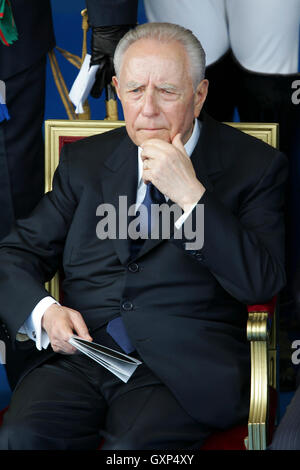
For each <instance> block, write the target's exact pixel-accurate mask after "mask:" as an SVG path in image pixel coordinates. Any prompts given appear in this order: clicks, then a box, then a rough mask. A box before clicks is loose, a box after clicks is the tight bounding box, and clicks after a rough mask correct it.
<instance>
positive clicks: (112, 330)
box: [106, 183, 166, 354]
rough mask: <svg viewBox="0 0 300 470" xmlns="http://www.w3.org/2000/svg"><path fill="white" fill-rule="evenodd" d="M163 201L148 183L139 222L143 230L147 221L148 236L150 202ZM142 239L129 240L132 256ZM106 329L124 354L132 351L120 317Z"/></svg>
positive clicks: (152, 185) (148, 230)
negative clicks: (143, 217) (144, 211)
mask: <svg viewBox="0 0 300 470" xmlns="http://www.w3.org/2000/svg"><path fill="white" fill-rule="evenodd" d="M164 202H166V199H165V197H164V195H163V194H162V193H161V192H160V191H159V190H158V189H157V188H156V187H155V186H154V184H152V183H148V184H147V189H146V195H145V197H144V200H143V202H142V204H143V205H144V206H145V207H146V208H147V221H145V220H143V219H142V220H141V222H140V223H141V227H140V229H141V230H143V228H144V227H145V225H146V222H148V224H147V233H148V237H150V235H151V227H152V223H153V222H154V221H151V206H152V204H162V203H164ZM140 214H141V213H140ZM136 215H137V216H138V215H139V211H137V213H136ZM155 222H157V221H155ZM144 224H145V225H144ZM143 225H144V227H143ZM137 229H139V227H137ZM144 241H145V240H144V239H143V238H138V239H137V240H131V241H130V253H131V257H132V258H133V257H134V256H135V255H136V254H137V253H138V252H139V250H140V249H141V247H142V245H143V243H144ZM106 331H107V332H108V333H109V334H110V336H111V337H112V338H113V339H114V340H115V341H116V343H117V344H118V345H119V346H121V348H122V349H123V351H125V353H126V354H129V353H131V352H133V351H134V349H135V348H134V346H133V345H132V344H131V341H130V339H129V337H128V335H127V332H126V329H125V326H124V323H123V320H122V317H117V318H114V319H113V320H111V321H110V322H109V323H108V325H107V328H106Z"/></svg>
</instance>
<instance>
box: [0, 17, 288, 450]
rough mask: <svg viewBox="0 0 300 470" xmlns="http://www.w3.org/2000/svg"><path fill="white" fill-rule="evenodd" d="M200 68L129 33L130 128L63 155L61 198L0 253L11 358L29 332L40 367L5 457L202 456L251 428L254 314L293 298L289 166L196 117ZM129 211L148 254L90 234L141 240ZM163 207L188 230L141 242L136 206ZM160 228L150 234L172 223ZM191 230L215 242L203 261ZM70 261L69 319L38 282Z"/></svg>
mask: <svg viewBox="0 0 300 470" xmlns="http://www.w3.org/2000/svg"><path fill="white" fill-rule="evenodd" d="M204 57H205V54H204V52H203V49H202V47H201V45H200V43H199V42H198V40H197V39H196V38H195V37H194V36H193V34H192V33H191V32H190V31H188V30H185V29H184V28H182V27H179V26H177V25H171V24H155V23H152V24H145V25H142V26H138V27H137V28H136V29H134V30H131V31H129V32H128V33H127V34H126V35H125V36H124V37H123V38H122V40H121V41H120V43H119V45H118V47H117V49H116V52H115V70H116V77H114V84H115V86H116V89H117V93H118V95H119V98H120V100H121V102H122V105H123V109H124V115H125V121H126V129H125V128H119V129H117V130H113V131H111V132H107V133H105V134H102V135H97V136H93V137H90V138H87V139H83V140H81V141H79V142H77V143H74V144H70V145H66V146H65V147H64V149H63V151H62V155H61V159H60V164H59V166H58V169H57V171H56V174H55V177H54V181H53V190H52V192H50V193H48V194H46V195H45V197H44V199H43V200H42V201H41V203H40V204H39V206H38V207H37V209H36V210H35V211H34V212H33V213H32V214H31V216H30V217H29V218H27V219H25V220H20V221H18V223H17V225H16V227H15V229H14V231H13V232H12V233H11V234H10V235H9V236H8V237H7V238H6V239H5V240H4V241H3V243H2V245H1V250H0V262H1V268H0V295H1V299H2V302H1V307H0V315H1V317H2V320H3V323H4V325H5V328H6V330H7V332H8V333H7V334H8V336H9V337H10V340H11V341H12V343H14V344H16V347H17V348H18V347H19V348H20V347H21V346H18V344H17V342H16V341H15V338H16V334H17V332H18V331H26V332H27V333H28V335H29V336H30V337H31V340H28V341H27V342H26V343H25V345H24V344H22V347H23V348H26V347H27V348H28V349H30V350H32V357H31V361H28V363H27V367H26V369H25V370H24V373H23V375H22V377H21V378H20V380H19V382H18V384H17V386H16V388H15V391H14V394H13V397H12V402H11V405H10V408H9V411H8V413H6V415H5V419H4V425H3V427H2V429H1V431H0V447H1V448H4V449H93V448H97V447H98V446H99V443H100V440H101V438H102V437H104V444H103V447H102V448H103V449H176V448H198V447H201V445H202V443H203V442H204V440H205V439H206V438H207V436H209V434H210V433H211V432H213V431H214V430H215V429H223V428H226V427H229V426H232V425H234V424H236V423H238V422H240V421H241V420H244V419H246V417H247V412H248V400H249V397H248V389H249V375H250V373H249V348H248V345H247V341H246V338H245V326H246V321H247V310H246V305H245V304H246V303H249V302H251V303H257V302H261V301H266V300H268V299H269V298H271V297H272V296H273V295H274V294H276V293H277V292H278V291H279V290H280V289H281V288H282V286H283V285H284V282H285V274H284V255H283V245H284V228H283V216H282V210H283V193H284V184H285V180H286V162H285V157H284V156H283V155H282V154H281V153H279V152H277V151H276V150H274V149H272V148H271V147H269V146H268V145H265V144H263V143H262V142H260V141H258V140H256V139H254V138H252V137H250V136H246V135H244V134H242V133H240V132H238V131H236V130H234V129H232V128H231V127H228V126H226V125H222V124H220V123H217V122H216V121H214V120H213V119H211V118H210V117H209V116H207V115H205V114H203V113H201V109H202V106H203V103H204V101H205V98H206V95H207V90H208V82H207V80H205V79H204V66H205V64H204ZM224 92H226V90H224ZM200 113H201V114H200ZM198 117H199V119H198ZM119 196H126V198H127V203H128V206H130V205H132V204H135V208H136V209H139V210H140V214H138V213H136V217H137V219H138V224H137V225H136V227H138V228H139V230H140V233H141V234H142V236H141V237H140V238H139V239H137V240H135V238H136V237H131V238H130V237H129V238H127V239H124V237H119V238H118V237H116V238H115V237H113V236H109V237H106V238H105V237H102V239H100V238H101V237H97V236H96V232H97V228H96V227H98V224H99V211H98V208H99V206H101V205H102V204H111V205H113V207H115V210H116V214H117V220H119V219H120V220H121V222H122V223H123V222H124V218H125V221H126V223H127V224H128V227H129V221H130V220H131V219H130V217H129V215H128V214H129V211H128V213H127V214H126V213H124V211H123V212H122V211H121V207H120V206H119V200H120V199H119ZM163 202H165V203H166V202H167V205H168V206H169V207H173V206H175V207H177V208H178V209H179V208H180V209H181V212H182V211H183V214H182V215H180V218H179V219H176V220H174V221H171V222H170V224H169V225H170V226H169V228H170V233H169V236H162V235H161V233H160V234H159V237H158V238H153V237H152V232H151V233H150V236H149V238H146V236H145V231H144V224H145V222H146V220H147V218H146V220H145V218H144V219H143V217H142V214H143V210H142V207H143V208H148V209H150V208H151V209H152V205H154V204H155V203H156V204H160V203H163ZM106 207H107V206H106ZM199 207H203V208H204V221H203V217H199V214H201V211H199V210H198V209H199ZM149 213H150V215H151V217H149V218H148V222H149V221H150V222H149V223H150V224H151V225H150V227H151V229H152V223H153V224H154V225H155V224H158V222H159V223H161V222H162V221H163V220H162V219H161V218H160V219H156V220H154V218H152V211H151V212H150V211H149ZM148 215H149V214H148ZM127 216H128V218H127ZM101 220H103V219H101ZM133 220H135V221H136V219H133ZM163 222H165V221H163ZM189 224H190V225H189ZM146 226H147V223H146ZM187 226H192V227H193V228H194V229H196V230H195V231H194V232H193V233H196V234H197V233H198V232H201V230H200V229H202V230H203V231H204V245H203V246H202V244H200V246H196V244H194V245H193V244H192V243H189V242H190V240H191V238H190V237H189V236H188V235H189V234H188V233H187V232H188V231H186V230H183V229H184V228H185V227H187ZM180 228H181V231H180ZM148 229H149V225H148ZM129 232H130V231H128V233H129ZM97 233H98V232H97ZM178 233H179V234H180V236H178ZM145 238H146V239H145ZM196 238H197V237H196ZM190 245H193V249H191V247H190ZM61 260H62V263H63V268H64V275H65V278H64V282H63V291H64V306H61V305H58V304H56V303H55V301H54V299H51V298H49V296H48V293H47V291H45V289H44V284H43V283H44V282H45V281H46V280H49V279H50V278H51V277H52V276H53V274H54V273H55V271H56V270H57V268H58V266H59V264H60V262H61ZM74 333H75V334H77V335H78V336H81V337H83V338H85V339H87V340H91V339H93V341H94V342H98V343H101V344H103V345H105V346H108V347H111V348H113V349H116V350H118V351H121V352H122V351H123V352H124V351H125V352H126V353H128V354H130V355H132V357H134V358H137V359H139V360H140V361H141V362H142V364H141V365H139V366H138V368H137V369H136V371H135V372H134V373H133V375H132V377H131V378H130V379H129V381H128V382H127V383H122V382H121V381H120V379H118V378H117V377H115V376H114V375H113V374H111V372H109V371H108V370H106V369H105V368H102V367H101V366H99V365H98V364H97V363H95V362H94V361H92V360H91V359H89V358H88V357H86V356H84V355H81V354H75V352H76V349H75V348H74V347H73V346H71V345H70V344H69V339H70V337H71V336H72V335H73V334H74ZM34 341H35V342H36V346H35V345H34ZM49 341H50V343H51V346H50V345H49ZM38 349H40V350H41V351H39V350H38Z"/></svg>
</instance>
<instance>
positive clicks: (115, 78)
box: [112, 76, 121, 100]
mask: <svg viewBox="0 0 300 470" xmlns="http://www.w3.org/2000/svg"><path fill="white" fill-rule="evenodd" d="M112 82H113V84H114V87H115V89H116V92H117V95H118V98H119V100H120V99H121V98H120V87H119V82H118V79H117V77H116V76H113V77H112Z"/></svg>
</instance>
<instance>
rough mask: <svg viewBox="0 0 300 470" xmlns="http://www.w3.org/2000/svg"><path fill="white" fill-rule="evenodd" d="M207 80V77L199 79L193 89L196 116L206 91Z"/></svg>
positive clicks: (204, 98)
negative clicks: (194, 89)
mask: <svg viewBox="0 0 300 470" xmlns="http://www.w3.org/2000/svg"><path fill="white" fill-rule="evenodd" d="M208 85H209V82H208V80H207V79H204V80H201V82H200V83H199V85H198V86H197V88H196V91H195V99H194V117H195V118H197V117H198V116H199V114H200V112H201V109H202V107H203V105H204V102H205V100H206V97H207V93H208Z"/></svg>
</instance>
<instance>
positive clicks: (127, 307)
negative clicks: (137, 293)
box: [122, 300, 133, 311]
mask: <svg viewBox="0 0 300 470" xmlns="http://www.w3.org/2000/svg"><path fill="white" fill-rule="evenodd" d="M122 309H123V310H126V311H129V310H132V309H133V303H132V302H130V301H129V300H126V301H125V302H123V303H122Z"/></svg>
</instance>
